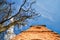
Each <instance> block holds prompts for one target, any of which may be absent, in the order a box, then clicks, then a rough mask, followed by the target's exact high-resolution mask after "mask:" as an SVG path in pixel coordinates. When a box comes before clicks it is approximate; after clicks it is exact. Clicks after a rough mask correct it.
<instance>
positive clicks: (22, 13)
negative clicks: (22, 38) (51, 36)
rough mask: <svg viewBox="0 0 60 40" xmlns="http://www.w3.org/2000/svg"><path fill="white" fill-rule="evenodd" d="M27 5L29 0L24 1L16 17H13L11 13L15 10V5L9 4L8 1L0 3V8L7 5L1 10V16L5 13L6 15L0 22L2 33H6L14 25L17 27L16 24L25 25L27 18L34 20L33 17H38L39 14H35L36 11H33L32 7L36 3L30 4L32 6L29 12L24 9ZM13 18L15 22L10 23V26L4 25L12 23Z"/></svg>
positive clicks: (4, 0)
mask: <svg viewBox="0 0 60 40" xmlns="http://www.w3.org/2000/svg"><path fill="white" fill-rule="evenodd" d="M26 3H27V0H24V2H23V3H22V5H21V6H20V8H19V11H18V12H17V13H16V14H15V15H13V16H11V13H12V10H13V9H12V5H14V4H15V3H7V2H6V0H3V1H1V2H0V6H2V5H3V6H4V5H7V6H6V7H5V8H3V9H0V15H2V13H3V12H4V15H3V17H2V19H1V21H0V32H3V31H6V30H7V29H9V28H10V27H11V26H12V25H16V24H19V25H25V24H26V23H25V22H24V21H25V20H26V19H27V18H32V17H33V16H37V15H38V14H37V13H35V11H34V9H32V7H31V6H32V5H33V4H34V3H35V1H33V2H31V3H30V6H29V8H28V9H27V10H25V9H24V8H23V7H24V6H25V4H26ZM28 13H30V15H28ZM12 18H13V20H14V21H13V22H10V23H9V22H8V25H4V23H5V22H7V21H11V19H12ZM19 27H20V26H19Z"/></svg>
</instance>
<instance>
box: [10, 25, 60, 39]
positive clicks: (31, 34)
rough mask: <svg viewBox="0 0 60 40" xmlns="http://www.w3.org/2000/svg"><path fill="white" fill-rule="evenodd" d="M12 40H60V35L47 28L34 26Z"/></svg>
mask: <svg viewBox="0 0 60 40" xmlns="http://www.w3.org/2000/svg"><path fill="white" fill-rule="evenodd" d="M11 40H60V35H59V34H57V33H56V32H53V31H51V30H49V29H48V28H46V27H45V26H43V25H42V26H32V27H31V28H29V29H28V30H26V31H23V32H22V33H21V34H19V35H17V36H16V37H13V39H11Z"/></svg>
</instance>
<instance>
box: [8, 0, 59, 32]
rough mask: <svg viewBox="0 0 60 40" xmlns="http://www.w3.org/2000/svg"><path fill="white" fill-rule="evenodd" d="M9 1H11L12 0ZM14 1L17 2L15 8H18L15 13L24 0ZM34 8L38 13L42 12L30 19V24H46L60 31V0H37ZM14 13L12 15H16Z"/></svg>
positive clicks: (13, 0)
mask: <svg viewBox="0 0 60 40" xmlns="http://www.w3.org/2000/svg"><path fill="white" fill-rule="evenodd" d="M8 1H9V0H8ZM28 1H32V0H28ZM9 2H11V0H10V1H9ZM12 2H16V4H14V5H13V8H14V7H15V8H16V10H15V11H14V13H16V12H18V10H19V7H20V6H21V4H22V2H23V1H22V0H19V1H18V0H12ZM27 8H28V7H27ZM32 8H34V9H35V10H36V12H37V13H40V14H41V16H40V17H36V18H34V19H28V21H29V24H28V25H42V24H45V25H46V26H47V28H49V29H51V30H53V31H55V32H58V33H60V18H59V17H60V0H36V3H35V4H34V5H33V6H32ZM14 13H12V15H14ZM27 27H28V26H27ZM27 27H26V28H27ZM23 29H24V28H23Z"/></svg>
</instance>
